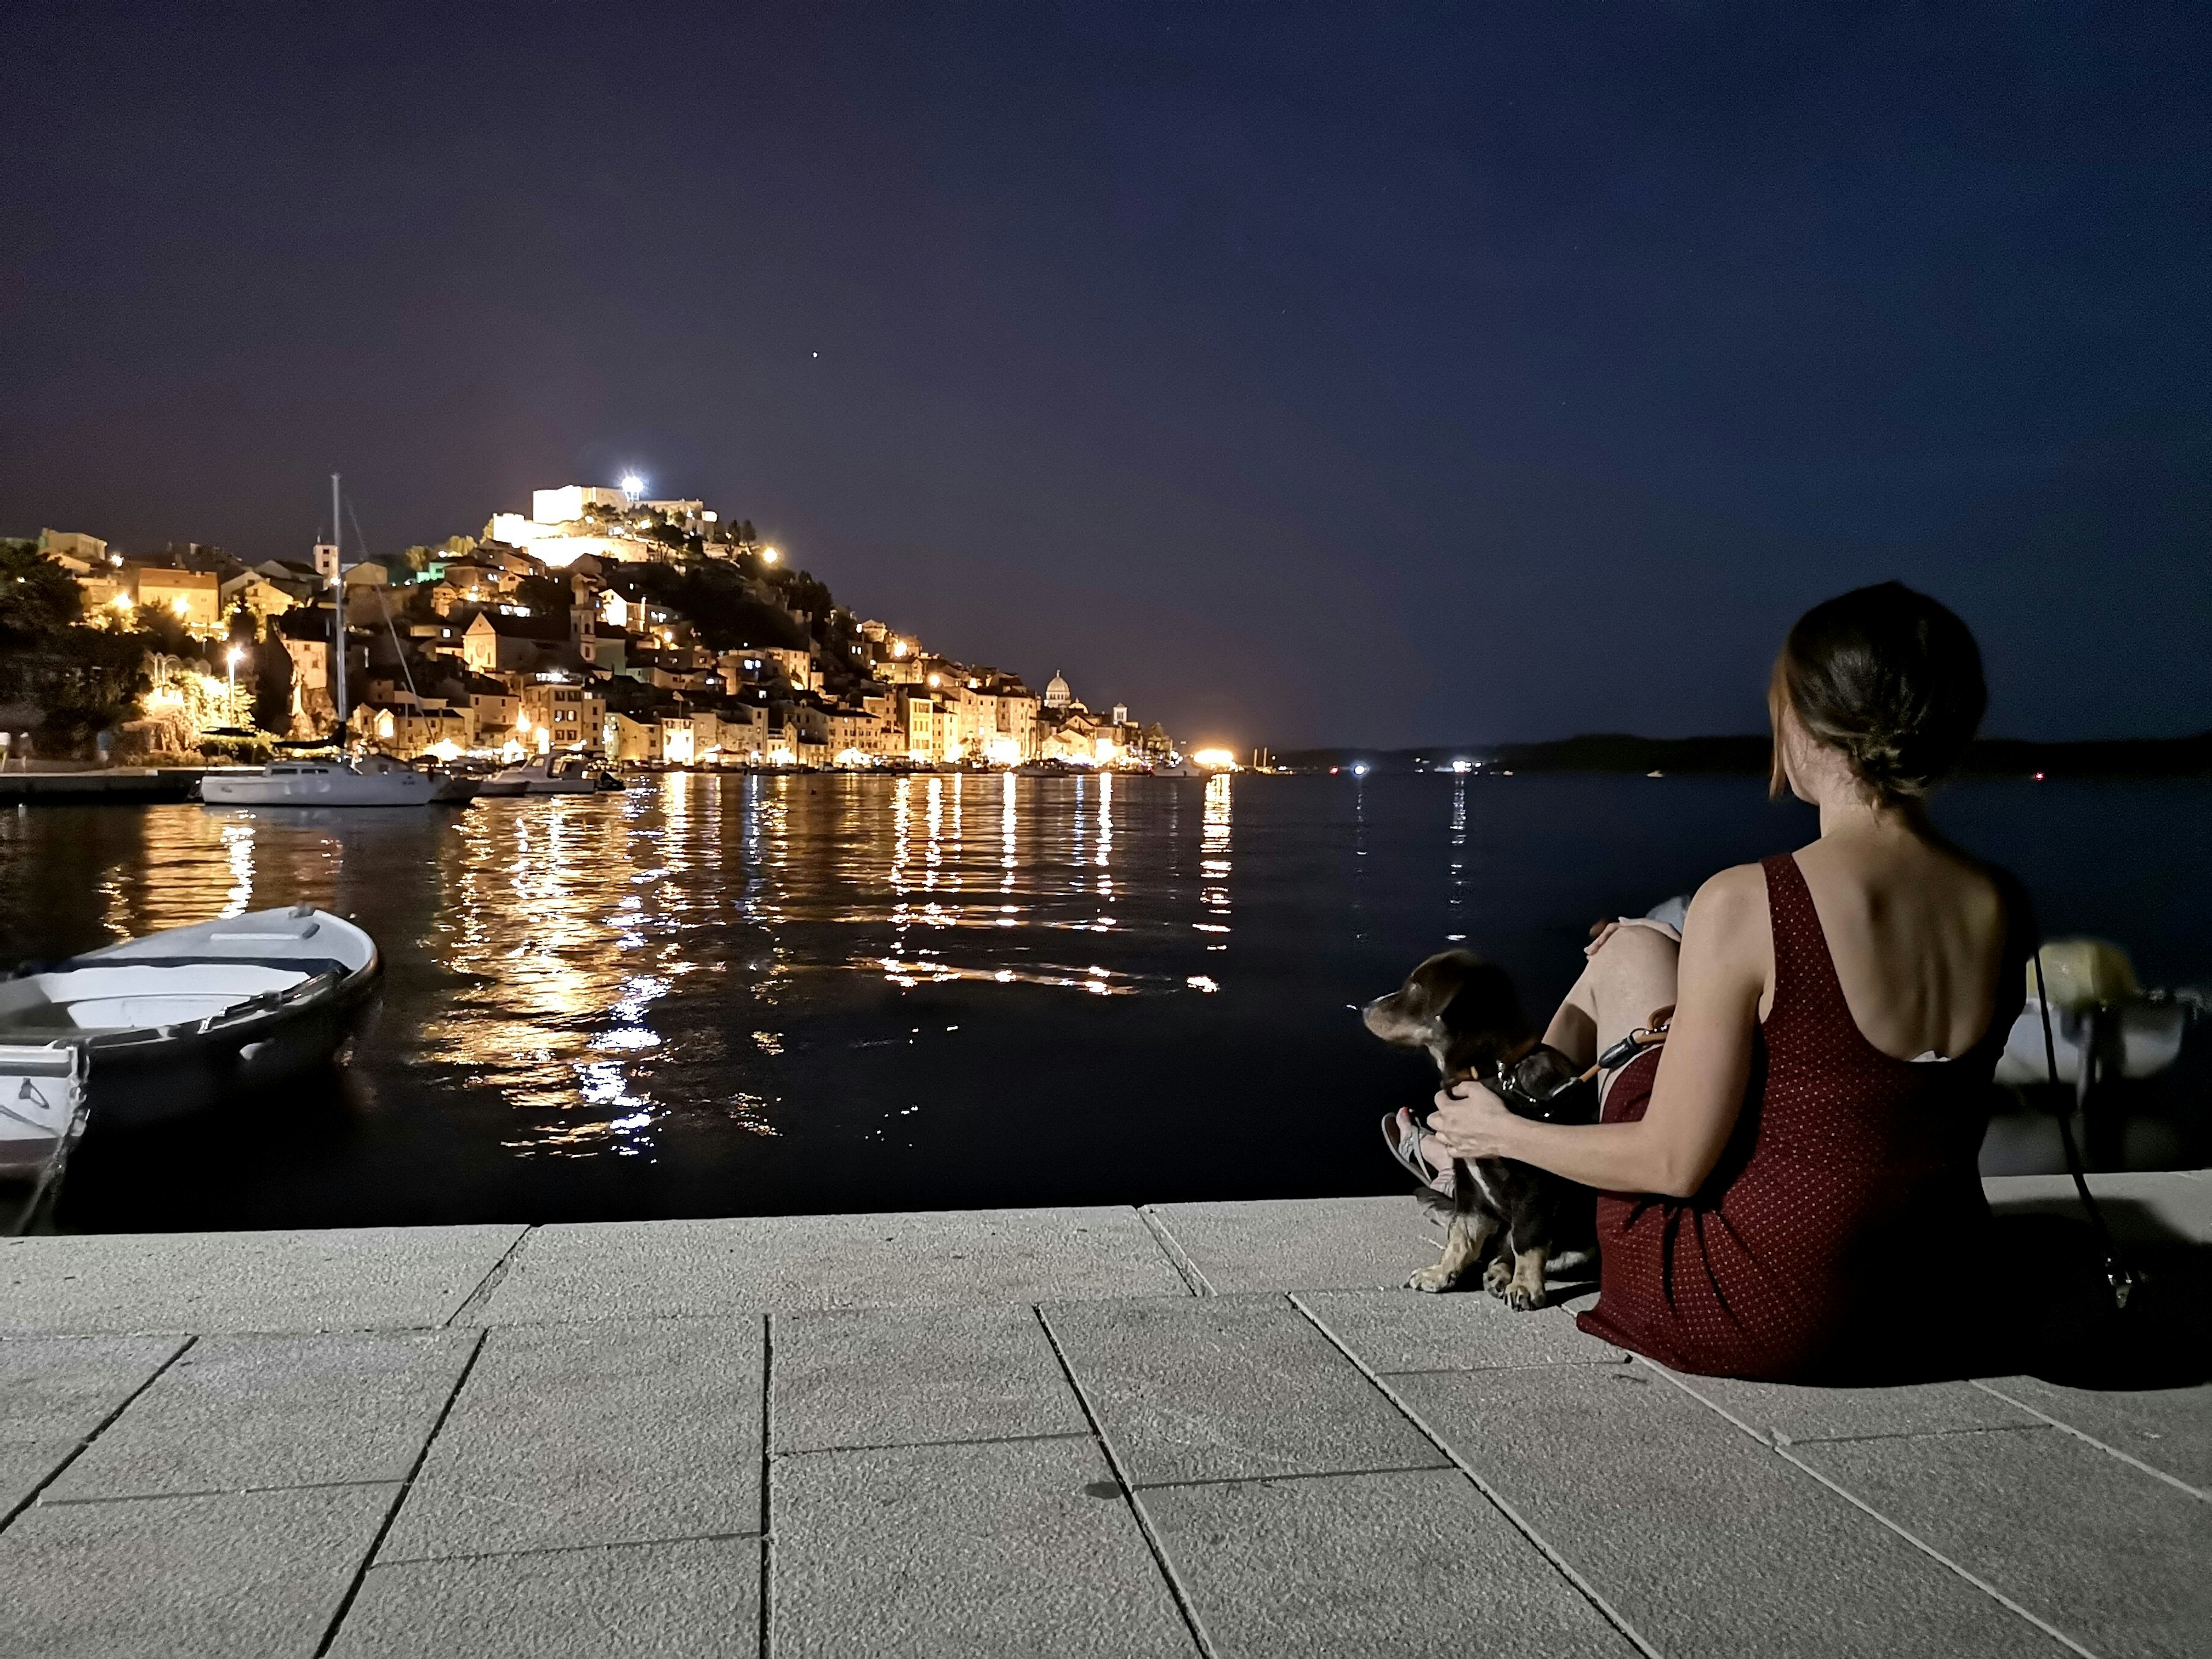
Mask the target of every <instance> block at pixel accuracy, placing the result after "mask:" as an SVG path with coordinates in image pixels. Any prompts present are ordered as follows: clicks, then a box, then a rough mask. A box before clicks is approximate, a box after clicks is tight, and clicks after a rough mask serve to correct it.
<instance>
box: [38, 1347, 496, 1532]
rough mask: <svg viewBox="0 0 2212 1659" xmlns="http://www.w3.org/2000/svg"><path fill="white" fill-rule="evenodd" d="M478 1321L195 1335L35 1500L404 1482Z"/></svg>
mask: <svg viewBox="0 0 2212 1659" xmlns="http://www.w3.org/2000/svg"><path fill="white" fill-rule="evenodd" d="M477 1340H478V1334H477V1332H475V1331H405V1332H401V1331H346V1332H337V1333H326V1334H319V1335H313V1336H218V1337H210V1338H209V1339H207V1340H205V1341H203V1342H200V1343H197V1344H196V1345H195V1346H193V1348H192V1350H191V1352H190V1353H187V1354H186V1355H185V1357H184V1358H182V1359H179V1361H178V1362H177V1363H176V1364H173V1365H172V1366H170V1367H169V1369H168V1370H166V1371H164V1372H163V1373H162V1374H161V1377H160V1379H159V1380H158V1381H157V1382H155V1384H154V1385H153V1387H151V1388H149V1389H147V1390H146V1392H145V1393H143V1394H142V1395H139V1396H138V1398H137V1399H136V1400H134V1401H131V1407H130V1409H129V1410H127V1411H125V1413H123V1415H122V1416H121V1417H119V1418H118V1419H116V1420H115V1422H114V1423H113V1424H112V1425H111V1426H110V1427H109V1428H108V1429H107V1431H106V1432H105V1433H104V1434H102V1435H101V1436H100V1438H99V1439H97V1440H95V1441H94V1442H93V1443H92V1444H91V1445H90V1446H89V1447H88V1448H87V1449H86V1450H85V1453H84V1455H83V1456H82V1457H80V1458H78V1459H77V1460H76V1462H74V1463H72V1464H70V1467H69V1468H68V1469H67V1470H66V1471H65V1472H64V1474H63V1475H62V1477H61V1479H60V1480H57V1481H56V1482H55V1483H54V1484H53V1486H51V1487H49V1488H48V1489H47V1491H46V1494H45V1501H46V1502H48V1503H58V1502H63V1501H66V1500H70V1499H82V1498H150V1497H156V1496H160V1495H161V1494H164V1493H181V1492H239V1491H244V1490H246V1489H247V1488H251V1487H257V1486H318V1485H322V1484H325V1483H327V1482H331V1481H337V1480H405V1479H406V1478H407V1475H408V1474H409V1472H410V1470H412V1469H413V1468H414V1467H415V1460H416V1457H417V1456H419V1455H421V1453H422V1445H423V1443H424V1442H425V1441H427V1440H428V1438H429V1437H430V1430H431V1427H432V1425H435V1423H436V1422H437V1420H438V1413H439V1412H441V1410H443V1409H444V1407H445V1404H446V1401H447V1399H449V1398H450V1397H451V1396H452V1395H453V1386H454V1384H455V1383H457V1382H458V1381H459V1378H460V1375H461V1370H462V1368H463V1367H464V1366H465V1365H466V1364H467V1363H468V1358H469V1354H470V1353H471V1351H472V1350H474V1348H475V1347H476V1345H477Z"/></svg>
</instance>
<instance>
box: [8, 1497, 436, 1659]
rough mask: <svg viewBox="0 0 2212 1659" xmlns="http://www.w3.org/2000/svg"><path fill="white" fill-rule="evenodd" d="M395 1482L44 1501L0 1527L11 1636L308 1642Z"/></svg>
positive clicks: (55, 1654)
mask: <svg viewBox="0 0 2212 1659" xmlns="http://www.w3.org/2000/svg"><path fill="white" fill-rule="evenodd" d="M395 1490H396V1489H395V1488H393V1487H391V1486H319V1487H315V1488H313V1489H309V1490H305V1491H292V1492H222V1493H209V1494H203V1495H201V1496H198V1497H194V1498H128V1499H125V1500H123V1501H121V1502H118V1503H113V1504H34V1505H33V1506H32V1507H31V1508H30V1509H28V1510H25V1511H24V1512H23V1514H22V1515H21V1516H19V1517H18V1518H17V1519H16V1521H15V1524H14V1525H13V1526H11V1527H9V1528H8V1530H7V1531H6V1532H5V1533H0V1583H4V1584H5V1585H6V1586H7V1591H6V1594H5V1595H4V1596H0V1647H4V1648H5V1650H7V1651H8V1652H10V1653H15V1654H21V1655H25V1656H30V1655H36V1656H38V1659H140V1656H143V1659H260V1656H263V1655H269V1656H277V1655H283V1656H287V1659H290V1656H297V1655H305V1654H311V1653H313V1651H314V1650H315V1647H316V1644H318V1643H319V1642H320V1641H321V1639H322V1637H323V1632H325V1630H326V1629H327V1628H328V1627H329V1625H330V1621H331V1618H332V1617H333V1616H334V1615H335V1614H336V1613H337V1609H338V1604H339V1603H340V1601H343V1599H344V1596H345V1592H346V1589H347V1587H348V1586H349V1585H350V1584H351V1583H353V1580H354V1575H355V1573H356V1571H357V1570H358V1569H359V1567H360V1565H361V1560H362V1557H363V1556H365V1555H366V1554H368V1548H369V1544H370V1542H371V1541H372V1540H374V1537H375V1536H376V1528H377V1527H378V1526H379V1525H380V1524H381V1522H382V1521H383V1519H384V1516H385V1512H386V1510H388V1509H389V1508H390V1507H391V1504H392V1497H393V1495H394V1492H395Z"/></svg>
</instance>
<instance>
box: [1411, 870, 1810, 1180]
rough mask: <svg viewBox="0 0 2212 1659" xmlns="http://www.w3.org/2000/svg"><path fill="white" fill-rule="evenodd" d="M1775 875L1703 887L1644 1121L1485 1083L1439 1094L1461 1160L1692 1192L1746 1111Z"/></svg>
mask: <svg viewBox="0 0 2212 1659" xmlns="http://www.w3.org/2000/svg"><path fill="white" fill-rule="evenodd" d="M1772 975H1773V947H1772V945H1771V930H1770V926H1769V923H1768V920H1767V914H1766V881H1765V873H1764V872H1762V871H1761V870H1760V869H1759V866H1757V865H1746V866H1741V867H1739V868H1737V869H1734V870H1724V871H1723V872H1721V873H1720V874H1719V875H1717V876H1715V877H1714V878H1712V879H1711V881H1709V882H1707V883H1706V884H1705V885H1704V886H1703V887H1702V888H1700V889H1699V890H1698V896H1697V899H1696V901H1695V902H1693V903H1692V905H1691V906H1690V914H1689V917H1688V919H1687V920H1686V921H1685V922H1684V924H1683V927H1682V956H1681V964H1680V985H1679V987H1678V989H1677V992H1676V998H1675V1008H1674V1024H1673V1025H1672V1027H1671V1028H1670V1030H1669V1031H1668V1037H1667V1046H1666V1048H1665V1049H1664V1050H1663V1051H1662V1053H1661V1054H1660V1056H1659V1075H1658V1077H1657V1078H1656V1079H1654V1082H1653V1085H1652V1091H1651V1104H1650V1109H1648V1110H1647V1111H1646V1112H1645V1113H1644V1116H1643V1118H1642V1119H1641V1120H1640V1121H1638V1122H1635V1123H1599V1124H1567V1123H1541V1122H1537V1121H1533V1120H1531V1119H1528V1118H1523V1117H1516V1116H1515V1115H1513V1114H1512V1113H1511V1112H1509V1111H1507V1110H1506V1109H1505V1108H1504V1105H1503V1104H1502V1103H1499V1101H1498V1097H1496V1096H1495V1095H1493V1094H1492V1093H1491V1092H1490V1091H1489V1090H1487V1089H1485V1088H1483V1087H1481V1086H1480V1085H1473V1084H1461V1085H1457V1088H1458V1092H1457V1093H1456V1094H1455V1093H1454V1092H1453V1091H1452V1090H1450V1089H1446V1090H1445V1091H1443V1092H1442V1093H1439V1094H1438V1095H1437V1111H1436V1115H1434V1116H1433V1117H1432V1118H1431V1119H1430V1129H1431V1133H1434V1134H1435V1135H1436V1136H1437V1139H1440V1140H1441V1141H1442V1142H1443V1145H1444V1146H1445V1147H1446V1149H1447V1150H1449V1152H1452V1153H1453V1154H1454V1155H1455V1156H1456V1157H1459V1158H1518V1159H1520V1160H1521V1161H1522V1163H1524V1164H1534V1165H1535V1166H1536V1167H1537V1168H1539V1169H1541V1170H1551V1171H1552V1173H1553V1174H1554V1175H1559V1176H1565V1177H1566V1178H1567V1179H1568V1180H1570V1181H1576V1182H1581V1183H1582V1184H1583V1186H1585V1187H1595V1188H1601V1189H1602V1190H1604V1191H1607V1192H1616V1193H1661V1194H1666V1195H1668V1197H1672V1198H1687V1197H1689V1196H1690V1195H1691V1194H1693V1193H1695V1192H1696V1191H1697V1190H1698V1189H1699V1188H1700V1187H1702V1186H1703V1185H1704V1184H1705V1177H1706V1176H1709V1175H1711V1173H1712V1170H1713V1165H1714V1164H1717V1163H1718V1162H1719V1161H1720V1156H1721V1152H1722V1150H1723V1148H1724V1147H1725V1146H1727V1145H1728V1139H1729V1134H1730V1133H1732V1132H1733V1131H1734V1130H1735V1121H1736V1117H1737V1115H1738V1114H1739V1113H1740V1112H1741V1110H1742V1109H1743V1091H1744V1088H1745V1085H1747V1083H1748V1082H1749V1080H1750V1077H1751V1046H1752V1042H1753V1036H1754V1033H1755V1031H1756V1029H1757V1027H1758V1024H1759V1001H1760V999H1761V998H1762V997H1764V996H1765V992H1766V987H1767V983H1768V981H1770V980H1771V978H1772Z"/></svg>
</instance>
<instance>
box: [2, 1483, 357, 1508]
mask: <svg viewBox="0 0 2212 1659" xmlns="http://www.w3.org/2000/svg"><path fill="white" fill-rule="evenodd" d="M396 1485H398V1482H397V1481H396V1480H394V1479H393V1478H392V1476H390V1475H388V1474H387V1475H385V1476H382V1477H381V1478H377V1477H364V1478H363V1479H362V1480H272V1481H270V1482H268V1483H267V1484H265V1485H263V1486H195V1487H193V1488H192V1489H191V1491H190V1492H105V1493H102V1494H101V1495H100V1496H99V1497H97V1498H44V1499H41V1500H40V1504H39V1507H40V1509H46V1510H58V1509H65V1508H68V1507H70V1506H71V1505H82V1504H166V1503H167V1502H168V1501H169V1500H170V1499H171V1498H244V1497H246V1496H247V1495H249V1494H250V1493H253V1492H328V1491H331V1490H333V1489H335V1488H338V1487H343V1486H396Z"/></svg>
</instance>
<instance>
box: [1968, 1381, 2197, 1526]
mask: <svg viewBox="0 0 2212 1659" xmlns="http://www.w3.org/2000/svg"><path fill="white" fill-rule="evenodd" d="M1984 1387H1986V1388H1989V1389H1994V1390H1995V1391H1996V1393H1998V1394H2000V1395H2004V1396H2006V1397H2007V1398H2008V1399H2010V1400H2012V1401H2015V1402H2017V1403H2018V1404H2020V1405H2021V1406H2023V1407H2027V1409H2029V1410H2031V1411H2036V1412H2041V1413H2044V1414H2045V1416H2048V1417H2054V1418H2056V1419H2058V1421H2060V1422H2061V1423H2063V1424H2065V1425H2067V1426H2068V1427H2069V1428H2074V1429H2079V1430H2080V1431H2081V1432H2082V1433H2083V1434H2086V1435H2087V1436H2088V1437H2090V1438H2091V1439H2093V1440H2100V1441H2102V1442H2104V1443H2105V1444H2106V1445H2108V1446H2110V1447H2112V1449H2114V1450H2116V1451H2121V1452H2124V1453H2126V1454H2127V1455H2129V1456H2130V1457H2134V1458H2139V1459H2141V1460H2142V1462H2145V1463H2148V1464H2149V1465H2150V1466H2151V1467H2152V1468H2154V1469H2157V1470H2160V1472H2162V1473H2163V1474H2169V1475H2172V1477H2173V1478H2174V1479H2175V1480H2179V1481H2181V1482H2183V1483H2184V1484H2185V1485H2187V1486H2192V1487H2194V1488H2195V1489H2196V1490H2197V1491H2198V1492H2203V1494H2204V1495H2205V1496H2206V1497H2208V1498H2212V1383H2198V1384H2197V1385H2196V1386H2195V1387H2193V1388H2184V1389H2069V1388H2061V1387H2060V1386H2059V1385H2058V1384H2057V1383H2045V1382H2044V1381H2042V1380H2041V1379H2040V1378H2039V1377H2033V1376H2002V1377H1996V1378H1993V1379H1991V1380H1990V1382H1988V1383H1985V1384H1984Z"/></svg>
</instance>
